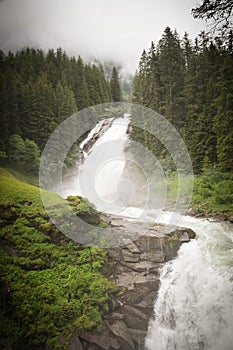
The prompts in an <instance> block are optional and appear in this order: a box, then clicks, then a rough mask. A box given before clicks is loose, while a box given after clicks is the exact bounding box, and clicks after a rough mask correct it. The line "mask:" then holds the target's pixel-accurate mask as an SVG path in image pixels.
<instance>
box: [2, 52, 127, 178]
mask: <svg viewBox="0 0 233 350" xmlns="http://www.w3.org/2000/svg"><path fill="white" fill-rule="evenodd" d="M116 89H118V90H117V91H116ZM120 99H121V87H120V85H119V79H118V72H117V70H116V68H115V67H113V69H112V74H111V76H110V78H109V79H108V80H107V79H106V78H105V73H104V69H103V67H102V66H101V64H99V65H98V66H97V65H94V64H86V63H84V61H83V60H82V58H81V57H78V58H75V57H68V55H67V54H66V52H64V51H63V50H62V49H60V48H59V49H57V50H56V51H54V50H53V49H50V50H48V52H47V53H45V52H43V51H42V50H35V49H30V48H27V49H24V50H22V51H19V52H17V53H16V54H13V53H11V52H9V53H8V54H7V55H6V54H4V53H3V52H2V51H1V52H0V115H1V130H0V161H1V162H3V161H6V160H7V161H8V162H9V163H10V164H11V165H14V166H16V167H19V168H21V170H22V169H23V170H26V171H29V172H34V173H35V172H36V171H37V169H38V164H39V155H40V152H41V151H42V150H43V148H44V146H45V144H46V142H47V140H48V139H49V137H50V135H51V133H52V132H53V131H54V129H55V128H56V127H57V126H58V125H59V124H60V123H61V122H62V121H63V120H64V119H65V118H67V117H68V116H70V115H71V114H72V113H74V112H76V111H78V110H82V109H83V108H86V107H89V106H92V105H96V104H99V103H104V102H110V101H111V100H113V101H116V100H120Z"/></svg>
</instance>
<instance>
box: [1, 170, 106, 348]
mask: <svg viewBox="0 0 233 350" xmlns="http://www.w3.org/2000/svg"><path fill="white" fill-rule="evenodd" d="M0 174H1V176H0V179H1V181H0V190H1V198H0V210H1V223H0V224H1V225H0V226H1V229H0V247H1V250H0V260H1V274H0V284H1V289H2V294H1V299H0V304H1V311H0V320H1V330H0V333H1V335H0V339H1V340H0V347H1V348H7V347H9V346H13V345H14V346H15V348H17V349H22V348H23V349H31V348H33V349H34V348H38V349H42V348H45V347H46V348H52V349H67V344H66V342H61V341H59V339H61V336H62V335H63V336H64V339H66V340H68V338H69V334H70V335H71V333H72V331H75V332H76V333H80V332H82V331H85V330H86V331H87V330H99V329H100V327H101V322H102V314H103V312H106V311H107V310H108V294H109V292H110V291H111V290H112V286H111V285H110V284H109V282H108V280H106V279H105V278H104V277H103V275H102V274H101V267H102V266H103V264H104V262H105V253H104V251H103V250H102V249H100V248H96V247H83V246H81V245H79V244H75V243H73V242H71V241H70V240H69V239H68V238H66V237H65V236H63V234H62V233H60V232H59V231H58V230H57V229H56V227H54V226H53V224H52V223H51V222H50V221H49V218H48V217H47V214H46V211H45V209H44V208H43V205H42V203H41V196H40V190H39V188H37V187H34V186H31V185H28V184H25V183H22V182H20V181H19V180H17V179H16V178H15V177H14V176H13V175H12V174H11V173H9V172H7V170H5V169H1V172H0ZM51 197H52V203H53V205H54V204H55V203H59V201H60V197H59V196H57V195H55V194H51ZM71 200H72V201H73V207H74V209H75V211H76V212H77V214H78V215H84V214H86V211H88V213H89V214H90V215H92V214H93V213H94V214H95V215H96V212H95V210H94V208H93V207H92V206H91V205H90V204H88V203H87V201H86V200H84V201H82V200H81V198H80V197H79V198H78V199H77V200H76V202H75V205H74V200H75V198H74V197H72V198H71Z"/></svg>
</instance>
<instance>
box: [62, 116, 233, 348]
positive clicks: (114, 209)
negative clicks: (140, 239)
mask: <svg viewBox="0 0 233 350" xmlns="http://www.w3.org/2000/svg"><path fill="white" fill-rule="evenodd" d="M128 117H129V116H125V118H118V119H116V120H115V121H114V122H113V123H112V126H111V127H110V128H109V129H108V130H107V131H106V132H105V133H104V135H102V136H101V137H100V139H99V140H98V141H97V142H96V143H95V144H94V146H93V147H92V149H91V150H90V151H89V153H88V154H86V155H85V159H84V162H83V163H82V165H81V166H79V175H78V176H77V175H75V181H76V182H75V186H74V184H73V182H72V185H70V186H69V184H70V183H71V182H70V181H71V180H70V178H69V177H68V178H67V179H66V180H65V181H64V188H65V190H66V194H67V195H68V194H79V195H82V196H84V197H86V198H88V199H89V200H90V201H91V202H93V203H94V204H95V205H96V207H97V209H99V210H101V211H105V212H109V213H114V214H117V215H121V216H125V217H128V218H130V219H131V220H132V219H134V220H148V221H152V222H155V221H156V222H159V223H168V222H169V223H171V221H174V222H181V223H182V226H184V227H188V228H191V229H193V230H194V231H195V232H196V234H197V238H196V239H195V240H192V241H191V242H190V243H188V244H183V245H182V247H181V249H180V251H179V254H178V256H177V258H176V259H175V260H173V261H171V262H169V263H167V264H165V265H164V267H163V268H162V270H161V286H160V290H159V293H158V297H157V299H156V303H155V306H154V315H155V316H154V318H153V319H152V320H151V322H150V325H149V330H148V334H147V338H146V349H147V350H175V349H177V350H232V349H233V230H232V225H231V224H229V223H227V222H222V223H220V222H213V221H209V220H206V219H198V218H193V217H189V216H181V215H179V214H174V213H168V212H163V211H162V212H160V213H159V215H158V210H153V208H152V209H151V208H150V210H147V209H145V208H143V210H142V209H141V208H140V207H133V206H130V205H127V203H129V202H130V199H131V196H132V191H133V189H132V187H131V185H130V184H129V183H128V182H127V181H126V179H125V178H124V177H122V175H123V170H124V167H125V164H126V158H125V153H124V148H125V145H126V143H127V134H126V131H127V127H128V122H129V119H128ZM92 133H93V131H92ZM90 135H91V134H89V136H87V140H89V139H90ZM87 140H86V141H87ZM86 141H85V140H84V142H83V145H84V144H85V143H86ZM72 176H73V175H72ZM72 179H73V180H72V181H74V176H73V177H72ZM116 184H117V185H116Z"/></svg>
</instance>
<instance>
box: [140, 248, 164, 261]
mask: <svg viewBox="0 0 233 350" xmlns="http://www.w3.org/2000/svg"><path fill="white" fill-rule="evenodd" d="M164 258H165V255H164V252H163V250H162V251H155V253H143V254H141V255H140V259H141V260H143V261H150V262H152V263H155V264H156V263H162V262H164Z"/></svg>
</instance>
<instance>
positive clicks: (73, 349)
mask: <svg viewBox="0 0 233 350" xmlns="http://www.w3.org/2000/svg"><path fill="white" fill-rule="evenodd" d="M67 350H84V348H83V345H82V343H81V341H80V339H79V338H78V336H73V337H72V338H71V340H70V344H69V346H68V349H67Z"/></svg>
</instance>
